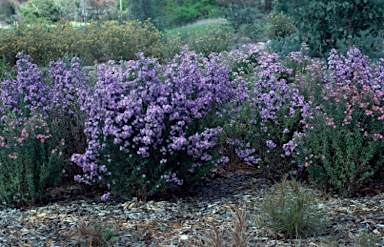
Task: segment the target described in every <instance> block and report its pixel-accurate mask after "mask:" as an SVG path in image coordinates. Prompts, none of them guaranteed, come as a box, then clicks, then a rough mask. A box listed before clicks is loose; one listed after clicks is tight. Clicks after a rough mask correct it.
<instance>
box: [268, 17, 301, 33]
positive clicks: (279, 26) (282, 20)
mask: <svg viewBox="0 0 384 247" xmlns="http://www.w3.org/2000/svg"><path fill="white" fill-rule="evenodd" d="M294 32H296V27H295V25H294V24H293V21H292V19H291V18H290V17H289V16H287V15H286V14H285V13H284V12H280V13H279V14H277V15H274V16H272V17H271V20H270V24H269V25H268V27H267V33H268V36H269V37H270V38H271V39H281V38H285V37H287V36H289V35H291V34H293V33H294Z"/></svg>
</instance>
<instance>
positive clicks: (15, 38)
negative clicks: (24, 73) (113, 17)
mask: <svg viewBox="0 0 384 247" xmlns="http://www.w3.org/2000/svg"><path fill="white" fill-rule="evenodd" d="M161 37H162V34H161V32H160V31H158V30H157V29H156V28H155V27H154V26H153V25H152V24H151V23H149V22H144V23H142V22H139V21H131V22H127V23H125V24H123V25H120V24H119V23H118V22H116V21H108V22H95V23H91V24H90V25H87V26H86V27H83V28H81V29H79V28H78V29H76V28H73V27H71V26H69V25H68V24H64V23H63V24H59V25H58V26H55V27H46V26H45V25H40V24H38V25H34V26H30V27H27V26H22V27H15V28H14V29H12V30H8V31H4V30H3V31H0V59H1V58H2V59H4V60H5V61H8V62H10V63H12V64H14V63H15V56H16V54H17V53H18V52H23V53H25V54H29V55H30V56H31V57H32V58H33V59H34V62H35V63H36V64H39V65H47V64H48V63H49V61H52V60H57V59H59V58H62V57H64V56H66V55H68V54H69V55H76V56H78V57H80V58H81V59H82V60H83V61H84V63H85V64H89V65H93V63H94V62H105V61H108V60H130V59H136V53H138V52H144V54H145V55H146V56H153V57H157V56H160V53H161Z"/></svg>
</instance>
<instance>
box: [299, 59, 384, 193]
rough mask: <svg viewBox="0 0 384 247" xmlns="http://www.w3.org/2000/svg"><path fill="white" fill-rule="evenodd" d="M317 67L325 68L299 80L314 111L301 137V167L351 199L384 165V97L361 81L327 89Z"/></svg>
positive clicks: (317, 181)
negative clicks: (383, 113) (383, 136)
mask: <svg viewBox="0 0 384 247" xmlns="http://www.w3.org/2000/svg"><path fill="white" fill-rule="evenodd" d="M315 68H318V69H319V68H320V66H319V65H316V66H315V67H313V69H312V71H311V72H309V74H308V77H307V76H305V77H301V78H300V79H299V81H303V84H302V85H301V86H300V88H301V89H302V90H305V91H306V92H304V93H303V95H306V97H307V100H309V101H312V102H313V103H312V105H313V106H312V107H313V108H312V111H311V113H310V114H309V115H307V117H306V118H305V119H306V120H305V121H306V125H305V131H304V133H305V134H304V135H302V136H297V139H296V142H297V143H298V147H297V152H298V153H297V160H298V161H299V163H298V166H299V168H300V169H303V168H304V169H305V171H307V172H308V173H309V177H310V180H311V181H312V182H313V183H314V184H316V185H317V186H318V187H319V188H321V189H323V190H326V191H331V192H336V193H340V194H341V195H342V196H350V195H353V194H354V193H355V192H356V191H357V190H359V189H360V188H361V187H362V186H363V185H364V184H366V183H367V182H369V181H370V179H371V178H372V177H373V176H374V175H375V174H376V173H377V172H378V171H379V170H380V169H381V168H382V167H383V165H384V159H383V148H384V143H383V141H382V140H381V139H380V138H381V135H382V133H383V132H384V130H383V123H382V119H381V118H380V116H381V115H382V113H380V111H381V110H382V109H383V106H382V104H383V98H382V97H383V95H381V94H376V93H375V92H374V90H373V89H371V88H370V87H369V86H366V85H363V82H362V80H361V81H360V80H358V79H354V80H353V81H352V82H351V83H350V84H349V85H341V84H340V83H339V84H337V83H334V82H332V83H330V84H326V85H324V84H322V79H323V74H322V72H316V70H317V69H315ZM355 75H356V78H358V77H359V76H361V72H358V71H356V72H355ZM305 78H307V79H305ZM306 80H309V81H306ZM308 95H309V97H308Z"/></svg>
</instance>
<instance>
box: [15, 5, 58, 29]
mask: <svg viewBox="0 0 384 247" xmlns="http://www.w3.org/2000/svg"><path fill="white" fill-rule="evenodd" d="M20 8H21V13H22V15H23V17H24V20H25V21H26V22H27V23H41V22H44V23H52V22H55V21H57V20H58V18H59V8H58V7H57V5H56V4H55V2H54V1H53V0H31V1H28V2H26V3H25V4H23V5H21V6H20Z"/></svg>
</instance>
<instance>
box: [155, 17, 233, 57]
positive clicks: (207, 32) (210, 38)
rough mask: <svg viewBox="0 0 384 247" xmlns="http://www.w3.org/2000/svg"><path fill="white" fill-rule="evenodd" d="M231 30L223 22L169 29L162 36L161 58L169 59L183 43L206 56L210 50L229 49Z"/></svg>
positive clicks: (231, 36) (220, 50) (231, 37)
mask: <svg viewBox="0 0 384 247" xmlns="http://www.w3.org/2000/svg"><path fill="white" fill-rule="evenodd" d="M232 40H233V30H232V29H231V28H230V27H229V26H228V25H227V24H225V23H219V24H199V25H191V26H186V27H183V28H177V29H175V30H170V31H169V32H168V33H167V34H166V35H165V36H164V38H163V45H162V49H161V50H162V54H163V55H162V59H163V60H170V59H172V58H173V57H174V56H175V55H176V54H178V53H179V52H180V50H181V49H182V47H183V46H184V45H188V47H189V49H190V50H193V51H195V52H196V53H202V54H203V55H205V56H208V55H209V54H210V53H211V52H217V53H218V52H222V51H229V50H230V49H231V47H232V46H233V43H232Z"/></svg>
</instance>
